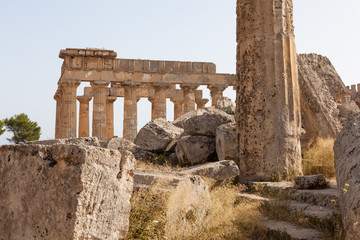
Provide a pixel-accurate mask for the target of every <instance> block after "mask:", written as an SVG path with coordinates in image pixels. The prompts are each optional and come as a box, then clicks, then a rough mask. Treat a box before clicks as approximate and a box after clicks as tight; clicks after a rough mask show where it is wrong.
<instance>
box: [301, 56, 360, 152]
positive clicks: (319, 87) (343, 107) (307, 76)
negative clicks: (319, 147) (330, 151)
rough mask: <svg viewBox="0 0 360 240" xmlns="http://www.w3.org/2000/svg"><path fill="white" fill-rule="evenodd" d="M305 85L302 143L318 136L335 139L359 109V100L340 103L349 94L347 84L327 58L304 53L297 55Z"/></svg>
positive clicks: (302, 106) (303, 93) (302, 83)
mask: <svg viewBox="0 0 360 240" xmlns="http://www.w3.org/2000/svg"><path fill="white" fill-rule="evenodd" d="M297 62H298V69H299V71H298V73H299V85H300V87H301V91H300V94H301V98H300V100H301V118H302V127H303V129H304V130H305V134H303V135H302V136H301V138H302V145H303V146H304V145H306V144H307V143H313V142H314V141H315V140H316V139H317V138H335V137H336V135H337V134H338V133H339V132H340V129H341V127H342V124H344V123H345V122H346V121H347V119H348V118H349V117H351V115H352V114H354V113H355V112H358V111H359V109H358V108H357V106H356V103H355V102H353V101H349V103H343V104H338V103H337V102H338V100H340V99H339V96H341V94H344V93H346V92H347V91H348V90H347V89H346V87H345V85H344V83H343V82H342V80H341V78H340V76H339V75H338V73H337V72H336V69H335V68H334V66H333V65H332V64H331V62H330V60H329V59H328V58H327V57H324V56H321V55H317V54H300V55H298V57H297Z"/></svg>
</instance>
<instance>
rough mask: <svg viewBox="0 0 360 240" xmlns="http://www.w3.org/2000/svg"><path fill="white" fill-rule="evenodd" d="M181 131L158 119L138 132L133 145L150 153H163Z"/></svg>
mask: <svg viewBox="0 0 360 240" xmlns="http://www.w3.org/2000/svg"><path fill="white" fill-rule="evenodd" d="M183 131H184V130H183V129H181V128H179V127H176V126H174V125H173V124H171V123H170V122H168V121H166V120H165V119H163V118H158V119H155V120H153V121H151V122H149V123H148V124H146V125H145V126H144V127H143V128H142V129H141V130H140V131H139V133H138V135H137V136H136V138H135V141H134V143H135V144H137V145H138V146H140V147H142V148H145V149H147V150H150V151H154V152H163V151H164V150H165V149H166V147H167V146H168V145H169V144H170V143H171V142H172V141H173V140H174V139H176V138H179V137H180V135H181V134H182V133H183Z"/></svg>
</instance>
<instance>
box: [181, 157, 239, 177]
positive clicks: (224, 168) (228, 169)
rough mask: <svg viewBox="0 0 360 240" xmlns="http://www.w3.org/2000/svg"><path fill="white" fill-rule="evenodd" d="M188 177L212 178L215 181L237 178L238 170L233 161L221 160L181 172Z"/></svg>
mask: <svg viewBox="0 0 360 240" xmlns="http://www.w3.org/2000/svg"><path fill="white" fill-rule="evenodd" d="M182 172H183V173H186V174H190V175H199V176H202V177H207V178H212V179H215V180H217V181H222V180H225V179H229V178H231V177H235V176H239V174H240V172H239V168H238V166H237V165H236V163H235V162H234V161H230V160H223V161H219V162H212V163H205V164H201V165H197V166H193V167H189V168H187V169H185V170H184V171H182Z"/></svg>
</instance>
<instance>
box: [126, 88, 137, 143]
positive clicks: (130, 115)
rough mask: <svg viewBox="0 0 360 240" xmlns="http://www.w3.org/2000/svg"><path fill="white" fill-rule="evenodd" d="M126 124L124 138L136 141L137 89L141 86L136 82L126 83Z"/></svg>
mask: <svg viewBox="0 0 360 240" xmlns="http://www.w3.org/2000/svg"><path fill="white" fill-rule="evenodd" d="M122 85H123V87H124V124H123V138H125V139H127V140H129V141H134V140H135V138H136V134H137V95H136V89H137V88H138V86H140V84H139V83H136V82H124V83H122Z"/></svg>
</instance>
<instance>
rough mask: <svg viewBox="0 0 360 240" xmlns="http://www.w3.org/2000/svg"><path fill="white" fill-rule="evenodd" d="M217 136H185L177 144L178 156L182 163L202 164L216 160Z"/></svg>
mask: <svg viewBox="0 0 360 240" xmlns="http://www.w3.org/2000/svg"><path fill="white" fill-rule="evenodd" d="M215 150H216V148H215V138H213V137H206V136H184V137H181V138H180V139H179V141H178V142H177V145H176V149H175V152H176V156H177V158H178V159H179V162H180V163H181V164H190V165H195V164H201V163H205V162H210V161H214V160H216V151H215Z"/></svg>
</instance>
